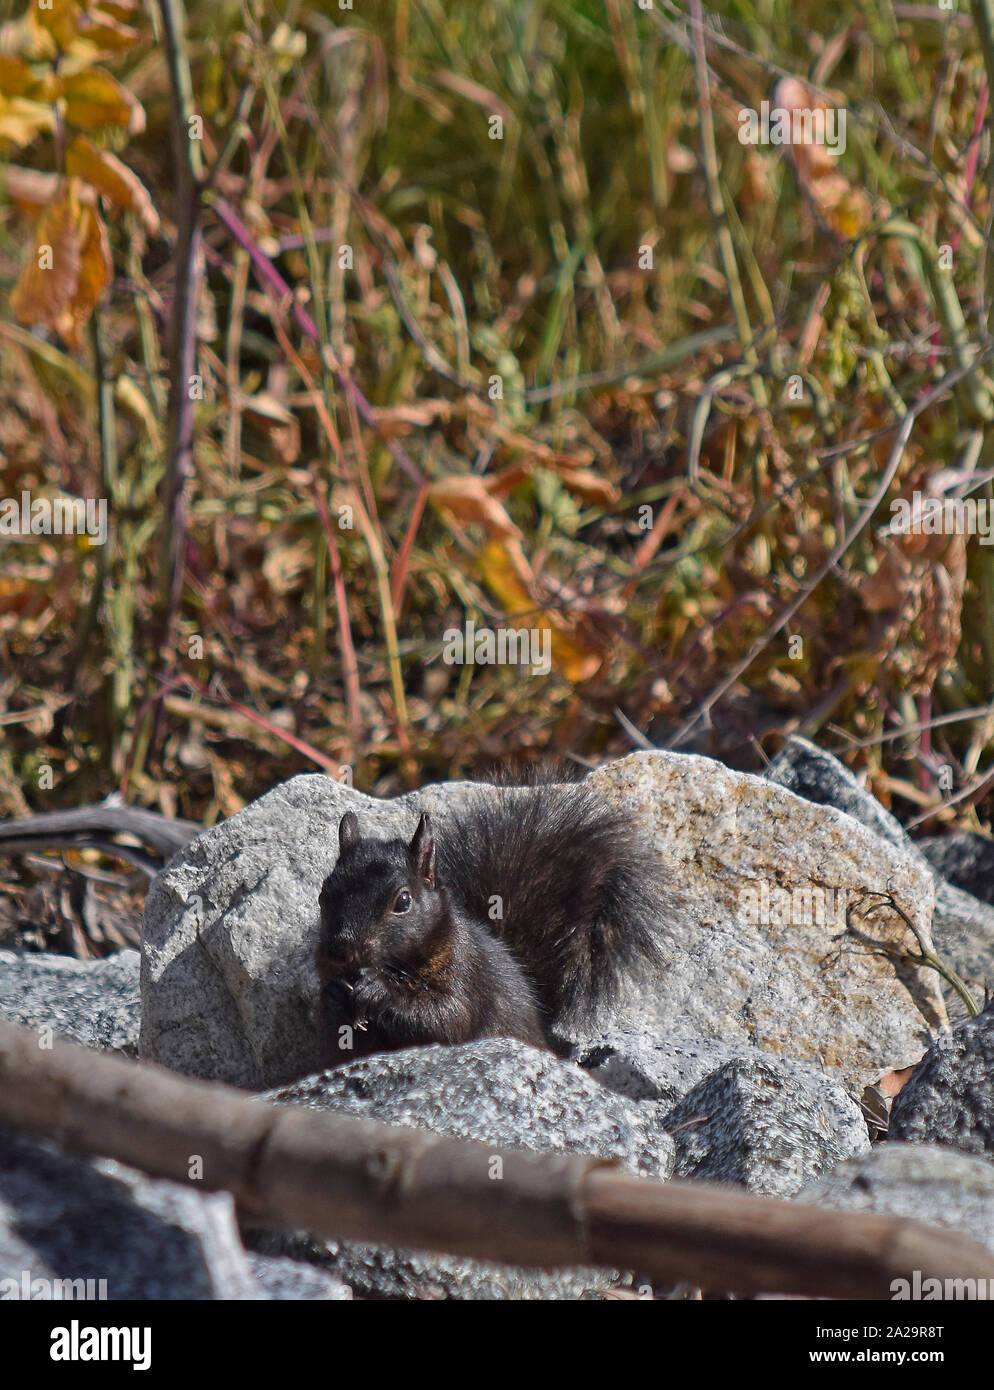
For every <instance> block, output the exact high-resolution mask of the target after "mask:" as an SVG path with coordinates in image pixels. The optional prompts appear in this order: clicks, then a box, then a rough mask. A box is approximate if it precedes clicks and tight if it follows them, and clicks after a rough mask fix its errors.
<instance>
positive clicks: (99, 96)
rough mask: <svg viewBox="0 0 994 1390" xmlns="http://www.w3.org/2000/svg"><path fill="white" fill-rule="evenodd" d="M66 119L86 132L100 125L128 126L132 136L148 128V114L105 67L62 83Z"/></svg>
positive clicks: (78, 73) (68, 78)
mask: <svg viewBox="0 0 994 1390" xmlns="http://www.w3.org/2000/svg"><path fill="white" fill-rule="evenodd" d="M61 88H62V96H63V97H64V99H65V103H66V120H67V121H68V122H69V124H70V125H75V126H79V127H81V129H83V130H94V129H96V128H97V127H98V126H104V125H117V126H126V127H127V129H128V132H129V133H130V134H131V135H137V134H138V133H139V132H141V131H143V130H144V129H145V112H144V109H143V108H142V105H141V103H140V102H139V101H137V100H136V99H135V98H134V97H133V96H132V95H131V93H130V92H129V91H128V89H127V88H126V87H122V86H121V84H120V82H118V81H116V80H115V79H114V78H113V77H111V75H110V73H109V72H105V71H104V69H103V68H88V69H87V70H86V71H85V72H77V73H74V74H73V76H71V77H66V78H64V79H63V81H62V83H61Z"/></svg>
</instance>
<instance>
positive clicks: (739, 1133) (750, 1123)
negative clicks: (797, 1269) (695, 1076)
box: [666, 1058, 870, 1197]
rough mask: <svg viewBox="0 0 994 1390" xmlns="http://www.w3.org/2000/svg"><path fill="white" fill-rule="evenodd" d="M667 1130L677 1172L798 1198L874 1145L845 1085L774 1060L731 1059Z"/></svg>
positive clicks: (681, 1107)
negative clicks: (812, 1182)
mask: <svg viewBox="0 0 994 1390" xmlns="http://www.w3.org/2000/svg"><path fill="white" fill-rule="evenodd" d="M666 1127H667V1129H668V1130H669V1131H670V1133H671V1134H672V1135H673V1138H674V1139H675V1141H676V1176H677V1177H680V1178H697V1179H704V1178H709V1179H711V1180H712V1181H714V1182H728V1183H738V1184H741V1185H742V1186H744V1187H747V1188H748V1189H749V1190H750V1192H757V1193H761V1194H763V1195H764V1196H767V1197H791V1196H793V1195H794V1193H795V1192H797V1191H799V1190H800V1188H801V1187H803V1186H804V1184H805V1182H807V1180H808V1179H809V1178H811V1177H813V1176H815V1175H816V1174H818V1173H822V1172H825V1171H826V1170H827V1169H829V1168H832V1167H834V1165H835V1164H836V1163H838V1162H839V1161H840V1160H842V1159H844V1158H849V1157H851V1156H852V1155H854V1154H860V1153H866V1152H867V1151H868V1150H869V1147H870V1140H869V1136H868V1134H867V1131H866V1122H865V1121H864V1119H863V1116H862V1114H861V1112H860V1109H859V1106H858V1105H857V1104H856V1102H855V1101H854V1100H853V1099H852V1098H851V1097H850V1096H848V1095H847V1094H846V1092H845V1091H844V1090H843V1089H842V1087H841V1086H839V1085H837V1084H836V1083H835V1082H833V1081H831V1080H830V1079H829V1078H828V1077H826V1076H823V1075H822V1074H821V1073H819V1072H817V1071H815V1070H814V1068H804V1067H801V1066H799V1065H797V1064H795V1065H794V1066H793V1067H790V1068H788V1067H786V1066H784V1065H783V1064H782V1063H779V1062H774V1061H773V1060H772V1059H765V1060H757V1059H754V1058H753V1059H744V1058H743V1059H737V1060H735V1061H731V1062H726V1063H725V1064H724V1066H722V1067H719V1069H718V1070H717V1071H715V1072H713V1073H712V1074H711V1075H710V1076H708V1077H707V1078H706V1079H705V1080H704V1081H702V1082H700V1084H699V1085H697V1086H695V1087H694V1089H693V1090H692V1091H690V1092H689V1093H688V1094H687V1095H686V1096H685V1097H684V1099H683V1100H682V1101H681V1102H680V1103H679V1104H678V1105H676V1106H674V1108H673V1109H672V1110H671V1111H670V1112H669V1114H668V1115H667V1116H666Z"/></svg>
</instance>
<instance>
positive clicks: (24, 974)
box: [0, 951, 141, 1057]
mask: <svg viewBox="0 0 994 1390" xmlns="http://www.w3.org/2000/svg"><path fill="white" fill-rule="evenodd" d="M140 965H141V962H140V957H139V955H138V952H137V951H118V952H117V953H116V954H115V955H112V956H106V957H105V958H104V959H103V960H95V961H81V960H73V958H72V957H71V956H58V955H54V954H38V955H35V954H33V953H32V954H28V953H24V952H19V951H0V1016H2V1017H3V1018H5V1019H6V1020H7V1022H8V1023H19V1024H21V1025H22V1026H23V1027H25V1028H34V1029H40V1028H51V1029H52V1031H53V1032H54V1033H57V1034H58V1035H59V1036H60V1037H64V1038H70V1039H71V1040H72V1041H73V1042H77V1043H81V1044H82V1045H83V1046H84V1047H94V1048H100V1049H102V1050H104V1051H108V1052H123V1053H124V1054H125V1055H126V1056H128V1057H135V1056H137V1055H138V1033H139V1028H140V1020H141V995H140V989H139V973H140Z"/></svg>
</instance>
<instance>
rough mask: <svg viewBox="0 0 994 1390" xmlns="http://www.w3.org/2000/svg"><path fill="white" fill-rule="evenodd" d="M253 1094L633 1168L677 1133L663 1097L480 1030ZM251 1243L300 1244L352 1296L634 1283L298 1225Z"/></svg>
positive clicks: (576, 1291) (297, 1250)
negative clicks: (390, 1244) (614, 1083)
mask: <svg viewBox="0 0 994 1390" xmlns="http://www.w3.org/2000/svg"><path fill="white" fill-rule="evenodd" d="M260 1099H265V1100H269V1101H272V1102H276V1103H280V1104H294V1105H306V1106H308V1107H310V1108H311V1109H315V1110H324V1111H332V1112H334V1113H336V1114H344V1115H354V1116H357V1117H359V1118H363V1119H371V1120H380V1121H382V1122H384V1123H387V1124H396V1125H404V1126H406V1127H408V1128H413V1129H426V1130H431V1131H432V1132H433V1133H436V1134H444V1135H447V1136H449V1137H451V1138H455V1139H472V1140H478V1141H481V1142H484V1143H487V1144H493V1145H494V1147H495V1148H501V1149H518V1150H521V1149H525V1150H529V1151H531V1152H533V1153H555V1154H598V1155H601V1156H602V1157H605V1158H613V1159H615V1160H616V1161H617V1162H618V1163H619V1164H621V1166H622V1167H624V1168H626V1169H627V1170H628V1171H629V1172H632V1173H638V1174H641V1175H643V1176H648V1177H654V1178H666V1177H668V1176H669V1174H670V1172H671V1170H672V1165H673V1141H672V1140H671V1138H670V1136H669V1135H668V1134H667V1133H666V1131H665V1129H664V1127H663V1116H662V1111H661V1109H660V1107H659V1106H656V1105H636V1104H634V1103H633V1102H631V1101H629V1100H626V1099H625V1098H624V1097H623V1096H618V1095H615V1094H614V1093H613V1092H611V1091H608V1090H606V1089H605V1088H604V1087H603V1086H600V1085H598V1083H597V1082H596V1081H594V1080H593V1078H592V1077H590V1076H588V1075H587V1073H586V1072H584V1071H581V1070H580V1068H579V1067H576V1066H574V1065H573V1064H572V1063H570V1062H563V1061H559V1060H558V1059H557V1058H555V1057H553V1056H552V1055H551V1054H549V1053H546V1052H540V1051H538V1050H537V1049H536V1048H533V1047H528V1046H527V1045H526V1044H525V1043H521V1042H517V1041H513V1040H504V1039H495V1038H486V1039H483V1040H481V1041H480V1042H476V1043H468V1044H465V1045H464V1046H460V1047H422V1048H411V1049H408V1050H406V1051H403V1052H391V1053H382V1054H380V1055H378V1056H372V1057H366V1058H363V1059H362V1060H360V1061H355V1062H351V1063H350V1064H349V1065H348V1066H344V1067H339V1068H336V1069H335V1070H334V1071H327V1072H323V1073H321V1074H320V1075H317V1076H313V1077H308V1078H306V1079H305V1080H303V1081H300V1082H297V1083H296V1084H294V1085H292V1086H288V1087H283V1088H281V1089H279V1090H276V1091H272V1092H270V1093H269V1094H268V1095H266V1096H264V1097H261V1098H260ZM248 1239H249V1241H250V1243H251V1244H253V1245H254V1246H256V1248H261V1249H264V1250H267V1251H270V1252H272V1251H281V1252H285V1253H288V1254H294V1255H297V1256H300V1255H304V1256H305V1257H306V1258H308V1259H311V1260H314V1261H315V1262H317V1263H319V1264H322V1265H323V1266H325V1267H326V1268H328V1269H330V1270H331V1271H332V1272H333V1273H334V1274H335V1275H336V1276H337V1277H338V1278H339V1279H341V1280H343V1281H344V1282H345V1283H347V1284H348V1285H350V1286H351V1287H352V1288H353V1289H354V1290H355V1292H356V1293H357V1294H358V1295H360V1296H368V1297H378V1298H456V1299H491V1298H501V1299H503V1298H511V1299H535V1298H539V1299H552V1298H555V1299H561V1298H579V1297H580V1296H581V1295H582V1294H583V1293H584V1292H585V1291H586V1290H588V1289H592V1288H608V1287H614V1286H617V1285H618V1284H619V1283H622V1282H627V1283H630V1282H631V1279H630V1276H628V1277H627V1278H626V1277H625V1276H623V1275H622V1274H621V1273H620V1272H619V1271H616V1270H599V1269H565V1270H556V1271H542V1270H536V1269H525V1268H519V1267H516V1266H510V1265H502V1264H495V1263H492V1262H490V1261H484V1260H471V1259H464V1258H462V1257H460V1256H455V1255H441V1254H435V1253H426V1252H424V1251H410V1250H388V1249H386V1248H385V1247H381V1246H371V1245H363V1244H360V1243H357V1242H349V1241H325V1240H321V1239H317V1238H309V1237H307V1236H306V1235H305V1234H304V1233H299V1234H298V1235H296V1236H290V1237H278V1236H276V1237H274V1236H272V1235H269V1236H260V1235H258V1234H256V1233H254V1232H250V1233H249V1236H248Z"/></svg>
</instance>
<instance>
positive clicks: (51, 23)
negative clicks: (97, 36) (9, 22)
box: [31, 0, 83, 53]
mask: <svg viewBox="0 0 994 1390" xmlns="http://www.w3.org/2000/svg"><path fill="white" fill-rule="evenodd" d="M82 13H83V11H82V7H81V6H80V4H79V3H78V0H48V4H47V5H46V6H45V8H44V9H42V7H41V6H40V5H37V4H36V5H32V6H31V24H32V27H33V28H34V29H35V30H36V31H37V32H38V33H39V36H41V35H47V36H48V37H49V38H50V39H51V42H52V44H54V46H55V49H56V51H57V52H59V53H66V52H68V50H69V49H70V48H71V47H72V44H73V40H74V39H75V38H76V36H77V35H78V33H79V22H80V18H81V16H82Z"/></svg>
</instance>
